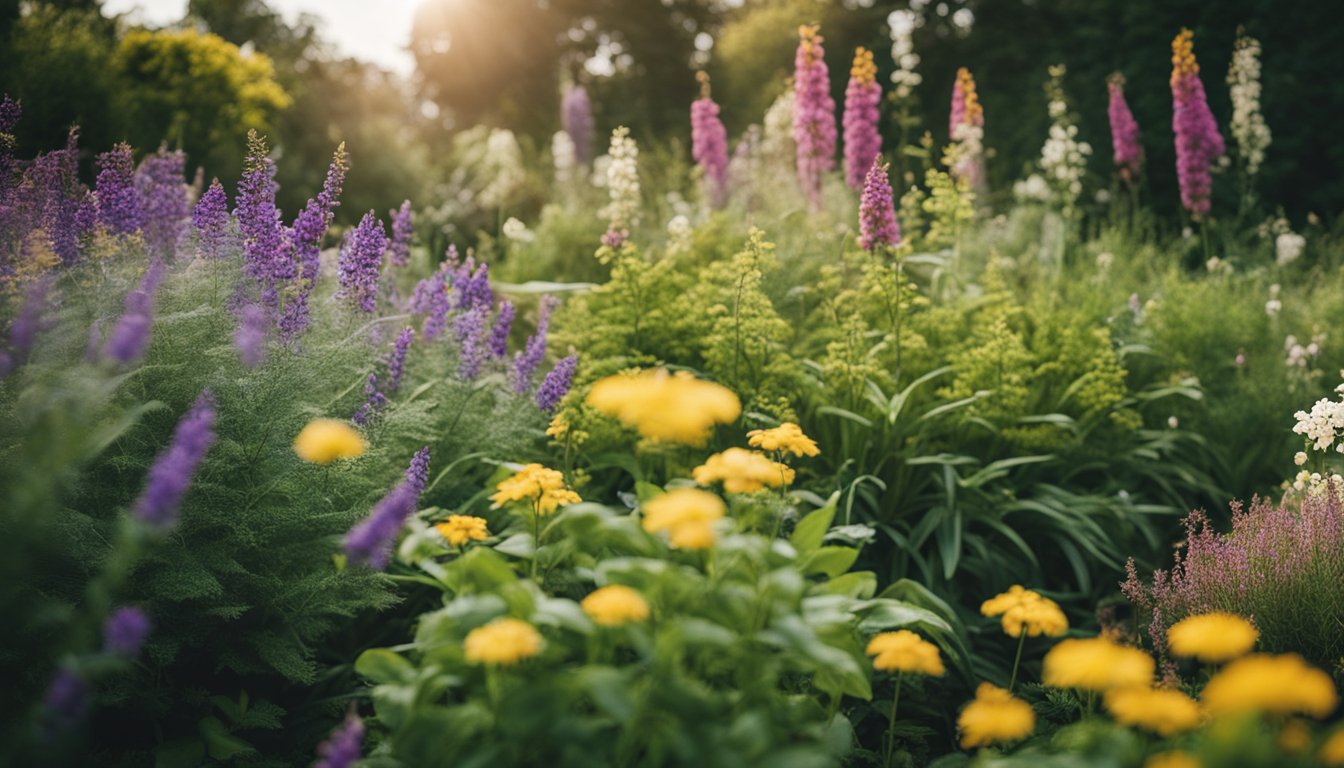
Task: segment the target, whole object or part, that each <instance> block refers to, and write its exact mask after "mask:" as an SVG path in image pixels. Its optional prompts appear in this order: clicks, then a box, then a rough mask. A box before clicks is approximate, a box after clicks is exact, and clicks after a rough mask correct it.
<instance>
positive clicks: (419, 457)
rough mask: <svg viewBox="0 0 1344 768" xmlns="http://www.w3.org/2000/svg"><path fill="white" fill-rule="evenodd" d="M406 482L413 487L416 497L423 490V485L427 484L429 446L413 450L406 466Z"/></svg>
mask: <svg viewBox="0 0 1344 768" xmlns="http://www.w3.org/2000/svg"><path fill="white" fill-rule="evenodd" d="M406 482H407V483H409V484H410V486H411V487H412V488H414V489H415V496H416V498H419V497H420V494H422V493H424V492H425V486H426V485H428V484H429V446H428V445H426V446H425V447H424V448H421V449H420V450H418V451H416V452H415V455H414V456H412V457H411V465H410V466H409V467H407V468H406Z"/></svg>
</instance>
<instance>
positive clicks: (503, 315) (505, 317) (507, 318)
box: [489, 299, 516, 358]
mask: <svg viewBox="0 0 1344 768" xmlns="http://www.w3.org/2000/svg"><path fill="white" fill-rule="evenodd" d="M515 312H516V308H515V307H514V306H513V302H512V301H509V300H508V299H505V300H504V301H501V302H500V303H499V314H498V315H497V316H496V317H495V327H494V328H492V329H490V344H489V351H490V356H491V357H496V358H502V357H504V355H506V354H508V351H509V331H511V330H512V329H513V316H514V313H515Z"/></svg>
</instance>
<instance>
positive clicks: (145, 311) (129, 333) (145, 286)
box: [103, 261, 165, 365]
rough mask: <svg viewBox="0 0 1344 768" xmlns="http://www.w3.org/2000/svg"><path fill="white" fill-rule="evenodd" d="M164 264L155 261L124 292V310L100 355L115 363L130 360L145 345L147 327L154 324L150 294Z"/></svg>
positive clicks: (152, 294) (141, 350) (143, 350)
mask: <svg viewBox="0 0 1344 768" xmlns="http://www.w3.org/2000/svg"><path fill="white" fill-rule="evenodd" d="M164 270H165V267H164V264H163V262H161V261H156V262H154V263H153V264H151V265H150V266H149V269H147V270H145V274H144V277H142V278H141V279H140V284H139V285H138V286H136V288H135V290H133V291H131V292H130V293H128V294H126V306H125V311H123V312H122V314H121V319H120V320H118V321H117V325H116V327H114V328H113V329H112V334H111V335H110V336H109V337H108V339H107V345H106V346H105V347H103V356H104V357H106V358H107V359H109V360H113V361H115V362H118V363H122V364H123V365H124V364H127V363H133V362H135V361H137V360H139V359H140V358H141V357H143V356H144V354H145V350H147V349H148V348H149V334H150V329H151V328H153V326H154V294H155V293H157V292H158V290H159V283H160V282H161V281H162V280H163V273H164Z"/></svg>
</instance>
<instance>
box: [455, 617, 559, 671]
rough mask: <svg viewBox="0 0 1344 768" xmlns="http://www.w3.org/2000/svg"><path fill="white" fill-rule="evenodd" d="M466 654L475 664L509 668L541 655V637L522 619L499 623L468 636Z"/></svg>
mask: <svg viewBox="0 0 1344 768" xmlns="http://www.w3.org/2000/svg"><path fill="white" fill-rule="evenodd" d="M463 650H464V652H465V654H466V658H467V661H469V662H471V663H473V664H496V665H503V666H508V665H511V664H517V663H518V662H520V661H522V660H523V659H530V658H532V657H533V656H536V655H537V654H538V653H541V634H540V633H538V632H537V630H536V628H534V627H533V626H532V625H531V624H528V623H527V622H526V621H522V620H521V619H509V618H504V619H495V620H494V621H492V622H490V623H489V624H486V625H485V626H482V627H477V628H475V629H473V630H471V631H470V632H468V633H467V639H466V640H465V641H464V645H463Z"/></svg>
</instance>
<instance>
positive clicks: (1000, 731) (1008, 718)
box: [957, 683, 1036, 749]
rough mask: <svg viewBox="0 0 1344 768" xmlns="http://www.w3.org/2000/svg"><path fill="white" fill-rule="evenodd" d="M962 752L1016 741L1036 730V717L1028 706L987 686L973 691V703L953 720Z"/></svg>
mask: <svg viewBox="0 0 1344 768" xmlns="http://www.w3.org/2000/svg"><path fill="white" fill-rule="evenodd" d="M957 728H958V729H960V730H961V747H962V749H971V748H972V747H986V746H989V745H990V744H995V743H999V742H1005V741H1017V740H1018V739H1021V738H1025V737H1027V736H1030V735H1031V732H1032V731H1033V730H1035V728H1036V713H1035V712H1033V711H1032V709H1031V705H1030V704H1028V703H1027V702H1025V701H1023V700H1021V699H1019V698H1016V697H1014V696H1013V695H1012V694H1011V693H1009V692H1007V691H1005V690H1004V689H1002V688H999V687H998V686H995V685H990V684H989V683H981V684H980V687H979V688H977V689H975V699H974V700H972V701H971V703H969V704H967V705H966V708H965V709H963V710H962V711H961V716H960V717H958V718H957Z"/></svg>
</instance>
